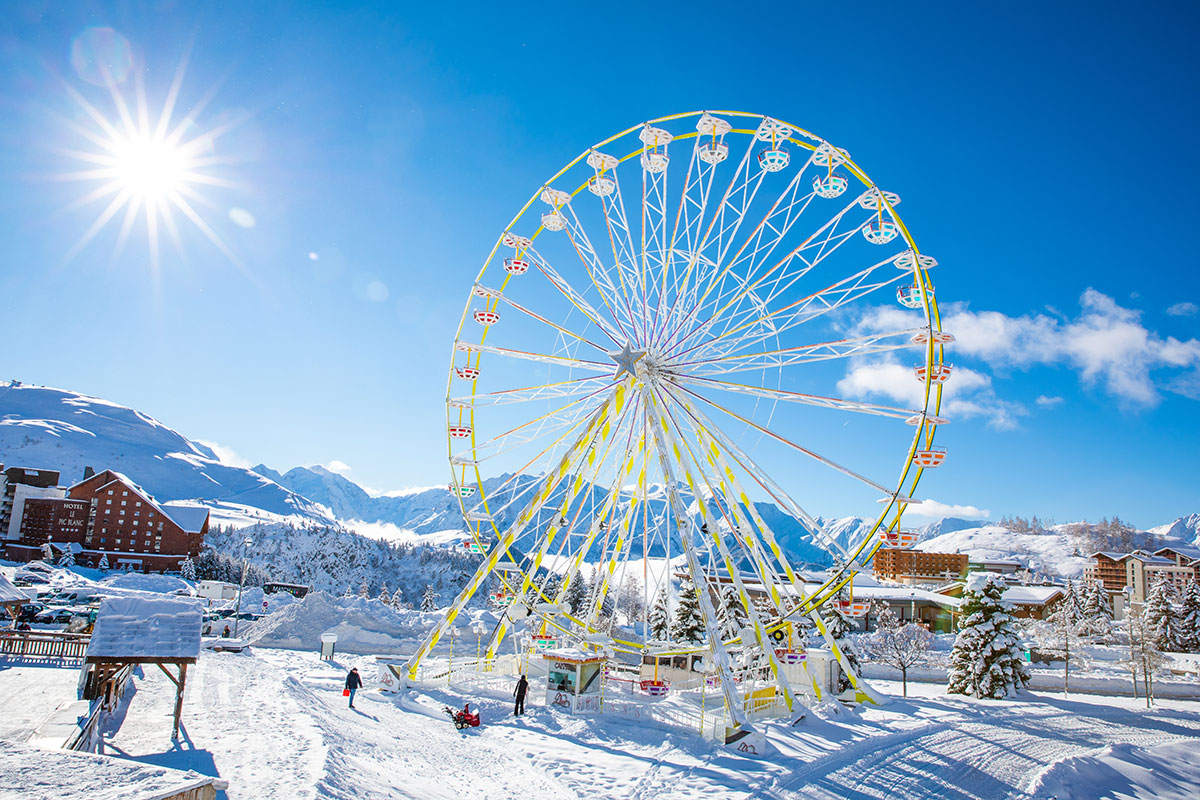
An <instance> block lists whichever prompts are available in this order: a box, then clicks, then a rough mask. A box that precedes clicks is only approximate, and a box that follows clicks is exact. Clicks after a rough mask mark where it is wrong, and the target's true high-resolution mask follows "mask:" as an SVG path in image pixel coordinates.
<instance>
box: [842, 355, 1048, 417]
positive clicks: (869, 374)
mask: <svg viewBox="0 0 1200 800" xmlns="http://www.w3.org/2000/svg"><path fill="white" fill-rule="evenodd" d="M837 388H838V392H839V393H840V394H841V396H843V397H855V398H867V397H872V396H883V397H886V398H888V399H889V400H892V401H893V402H895V403H898V404H901V405H903V406H904V407H906V408H911V409H914V410H915V409H919V408H922V407H923V406H924V405H925V388H924V386H923V385H922V384H921V382H920V381H918V380H917V377H916V375H915V374H914V373H913V369H912V367H911V366H906V365H903V364H899V363H896V362H894V361H883V362H878V361H877V362H859V363H856V364H854V365H852V366H851V368H850V371H849V372H847V373H846V377H844V378H842V379H841V380H840V381H838V385H837ZM1025 413H1026V412H1025V409H1024V408H1023V407H1022V406H1021V405H1019V404H1017V403H1010V402H1007V401H1004V400H1001V399H1000V398H999V397H997V396H996V392H995V391H994V390H993V389H992V379H991V378H990V377H988V376H987V375H984V374H983V373H981V372H977V371H975V370H973V369H967V368H966V367H954V369H953V372H951V374H950V380H949V381H948V382H947V383H946V384H945V386H944V388H943V389H942V407H941V410H940V411H939V414H940V415H941V416H944V417H949V418H950V419H967V418H969V417H982V418H983V419H985V420H987V423H988V424H989V425H990V426H992V427H993V428H999V429H1001V430H1009V429H1012V428H1015V427H1016V426H1017V417H1019V416H1021V415H1023V414H1025Z"/></svg>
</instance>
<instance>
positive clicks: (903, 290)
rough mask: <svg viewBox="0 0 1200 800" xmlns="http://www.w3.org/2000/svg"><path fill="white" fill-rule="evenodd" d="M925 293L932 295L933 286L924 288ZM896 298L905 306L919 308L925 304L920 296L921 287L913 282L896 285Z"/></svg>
mask: <svg viewBox="0 0 1200 800" xmlns="http://www.w3.org/2000/svg"><path fill="white" fill-rule="evenodd" d="M925 292H926V294H928V295H929V297H933V287H932V286H928V287H926V288H925ZM896 300H897V301H898V302H899V303H900V305H902V306H904V307H905V308H920V307H921V306H923V305H925V301H924V299H922V297H921V287H920V286H916V285H914V284H908V283H906V284H904V285H903V286H897V287H896Z"/></svg>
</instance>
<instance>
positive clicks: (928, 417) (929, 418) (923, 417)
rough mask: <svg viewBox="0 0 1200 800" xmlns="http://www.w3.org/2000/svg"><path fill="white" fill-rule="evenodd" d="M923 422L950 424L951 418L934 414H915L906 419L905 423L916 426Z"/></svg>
mask: <svg viewBox="0 0 1200 800" xmlns="http://www.w3.org/2000/svg"><path fill="white" fill-rule="evenodd" d="M923 422H928V423H929V424H930V425H949V424H950V420H948V419H946V418H945V417H935V416H934V415H933V414H913V415H912V416H911V417H909V418H908V419H906V420H904V424H905V425H912V426H914V427H916V426H917V425H920V424H921V423H923Z"/></svg>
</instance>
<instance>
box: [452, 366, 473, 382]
mask: <svg viewBox="0 0 1200 800" xmlns="http://www.w3.org/2000/svg"><path fill="white" fill-rule="evenodd" d="M454 374H455V375H457V376H458V377H459V378H461V379H462V380H464V381H473V380H476V379H478V378H479V370H477V369H476V368H475V367H455V368H454Z"/></svg>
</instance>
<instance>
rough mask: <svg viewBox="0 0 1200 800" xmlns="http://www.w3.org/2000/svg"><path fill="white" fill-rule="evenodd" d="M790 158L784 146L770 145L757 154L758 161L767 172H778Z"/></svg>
mask: <svg viewBox="0 0 1200 800" xmlns="http://www.w3.org/2000/svg"><path fill="white" fill-rule="evenodd" d="M791 160H792V157H791V155H790V154H789V153H788V151H787V148H785V147H772V148H771V149H769V150H763V151H762V152H760V153H759V154H758V163H759V166H761V167H762V168H763V169H764V170H766V171H767V172H779V171H780V170H781V169H783V168H784V167H786V166H787V165H788V162H789V161H791Z"/></svg>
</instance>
